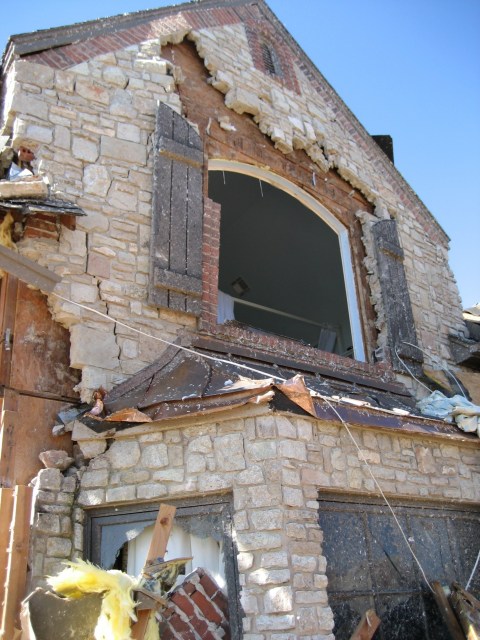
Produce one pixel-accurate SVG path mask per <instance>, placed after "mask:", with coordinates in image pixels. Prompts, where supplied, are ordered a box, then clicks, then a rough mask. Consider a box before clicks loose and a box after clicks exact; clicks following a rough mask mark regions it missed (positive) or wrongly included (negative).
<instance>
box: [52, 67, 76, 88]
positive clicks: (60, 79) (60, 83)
mask: <svg viewBox="0 0 480 640" xmlns="http://www.w3.org/2000/svg"><path fill="white" fill-rule="evenodd" d="M54 82H55V88H56V89H57V91H61V92H64V93H73V92H74V90H75V74H74V73H72V72H71V71H63V70H57V71H55V78H54Z"/></svg>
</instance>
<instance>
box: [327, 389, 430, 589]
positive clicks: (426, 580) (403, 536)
mask: <svg viewBox="0 0 480 640" xmlns="http://www.w3.org/2000/svg"><path fill="white" fill-rule="evenodd" d="M319 395H320V394H319ZM320 397H321V398H322V400H324V402H326V403H327V404H328V406H329V407H330V409H331V410H332V411H333V412H334V413H335V415H336V416H337V417H338V419H339V420H340V422H341V423H342V425H343V426H344V427H345V429H346V431H347V433H348V435H349V436H350V439H351V440H352V442H353V444H354V445H355V447H356V449H357V451H358V454H359V456H360V458H361V460H362V462H363V463H364V464H365V466H366V468H367V471H368V473H369V474H370V476H371V478H372V480H373V482H374V483H375V486H376V487H377V489H378V492H379V493H380V495H381V497H382V498H383V500H384V502H385V504H386V505H387V507H388V508H389V510H390V512H391V514H392V516H393V519H394V521H395V523H396V525H397V527H398V528H399V530H400V533H401V535H402V538H403V539H404V541H405V544H406V545H407V547H408V550H409V551H410V553H411V554H412V557H413V559H414V560H415V562H416V564H417V566H418V568H419V569H420V572H421V574H422V576H423V579H424V580H425V583H426V585H427V587H428V588H429V589H430V591H431V592H432V593H434V591H433V589H432V586H431V585H430V582H429V581H428V578H427V576H426V574H425V571H424V569H423V567H422V564H421V562H420V560H419V559H418V558H417V556H416V554H415V551H414V550H413V548H412V545H411V544H410V542H409V540H408V538H407V536H406V534H405V532H404V530H403V527H402V525H401V524H400V521H399V520H398V518H397V515H396V513H395V511H394V509H393V507H392V505H391V504H390V502H389V500H388V498H387V496H386V495H385V493H384V492H383V489H382V487H381V486H380V484H379V482H378V480H377V479H376V477H375V475H374V473H373V471H372V468H371V466H370V465H369V463H368V461H367V459H366V458H365V456H364V454H363V451H362V450H361V449H360V447H359V446H358V443H357V441H356V440H355V438H354V437H353V434H352V432H351V430H350V427H349V425H348V422H346V420H345V419H344V418H343V416H342V415H341V414H340V413H339V412H338V411H337V410H336V408H335V407H334V405H333V404H332V403H331V401H330V400H329V398H327V397H326V396H322V395H320Z"/></svg>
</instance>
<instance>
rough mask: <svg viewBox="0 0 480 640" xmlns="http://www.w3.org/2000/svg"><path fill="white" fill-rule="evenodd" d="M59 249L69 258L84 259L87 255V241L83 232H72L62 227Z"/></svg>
mask: <svg viewBox="0 0 480 640" xmlns="http://www.w3.org/2000/svg"><path fill="white" fill-rule="evenodd" d="M60 249H61V250H62V251H64V252H65V254H66V255H69V256H79V257H81V258H84V257H85V256H86V255H87V239H86V235H85V233H84V232H83V231H79V230H78V229H77V230H75V231H72V230H70V229H67V228H66V227H63V226H62V233H61V235H60Z"/></svg>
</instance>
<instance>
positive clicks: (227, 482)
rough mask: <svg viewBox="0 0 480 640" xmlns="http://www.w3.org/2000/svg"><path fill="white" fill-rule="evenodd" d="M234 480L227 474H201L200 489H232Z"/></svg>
mask: <svg viewBox="0 0 480 640" xmlns="http://www.w3.org/2000/svg"><path fill="white" fill-rule="evenodd" d="M231 486H232V482H231V479H230V477H229V476H228V475H227V474H225V473H224V474H222V475H218V474H215V473H208V474H205V475H203V476H200V478H199V479H198V490H199V491H200V492H201V491H221V490H222V489H230V487H231Z"/></svg>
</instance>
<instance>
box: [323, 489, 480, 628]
mask: <svg viewBox="0 0 480 640" xmlns="http://www.w3.org/2000/svg"><path fill="white" fill-rule="evenodd" d="M319 500H320V512H319V520H320V527H321V529H322V530H323V534H324V542H323V555H324V556H325V557H326V559H327V577H328V589H327V591H328V595H329V603H330V606H331V608H332V610H333V614H334V619H335V627H334V634H335V638H336V640H348V639H349V638H350V636H351V635H352V633H353V631H354V630H355V627H356V625H357V624H358V622H359V620H360V618H361V616H362V615H363V613H365V611H367V609H372V608H373V609H375V611H376V613H377V615H378V616H379V617H380V619H381V624H380V627H379V629H378V631H377V633H376V634H375V636H374V637H375V640H407V639H408V640H425V639H428V640H449V638H450V635H449V633H448V631H447V629H446V628H445V627H444V624H443V622H442V620H441V617H440V613H439V611H438V607H437V605H436V602H435V600H434V598H433V595H432V593H431V592H430V590H429V588H428V586H427V585H426V584H425V581H424V580H423V578H422V575H421V572H420V570H419V568H418V566H417V564H416V563H415V561H414V559H413V557H412V555H411V553H410V551H409V550H408V547H407V545H406V543H405V541H404V539H403V537H402V535H401V533H400V530H399V528H398V526H397V525H396V523H395V521H394V519H393V516H392V514H391V512H390V510H389V509H388V507H386V505H385V503H381V502H380V501H378V502H377V501H376V500H374V499H372V500H370V499H369V500H368V502H367V503H365V502H364V501H360V499H357V500H355V499H354V498H351V497H350V496H349V497H340V496H332V495H330V496H327V495H321V496H320V497H319ZM392 506H393V508H394V510H395V514H396V516H397V518H398V520H399V522H400V524H401V526H402V529H403V530H404V532H405V534H406V536H407V538H408V539H409V541H410V543H411V545H412V548H413V550H414V552H415V554H416V556H417V557H418V559H419V561H420V563H421V565H422V567H423V569H424V571H425V573H426V576H427V578H428V580H429V582H433V581H435V580H437V581H439V582H440V583H441V584H442V586H450V585H451V583H452V582H453V581H456V582H458V583H459V584H460V585H461V586H463V587H465V585H466V583H467V581H468V579H469V577H470V574H471V571H472V569H473V567H474V564H475V560H476V558H477V554H478V550H479V536H478V532H479V524H480V510H479V509H478V508H477V509H475V508H472V509H471V510H470V509H462V510H457V509H455V508H450V507H445V506H443V505H434V504H432V503H424V504H419V503H418V502H415V504H412V503H410V504H409V503H399V502H395V501H394V502H393V503H392ZM469 591H470V592H471V593H473V594H474V595H475V596H476V597H477V598H478V597H479V595H480V577H479V572H477V574H476V577H474V579H473V580H472V582H471V584H470V589H469Z"/></svg>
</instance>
